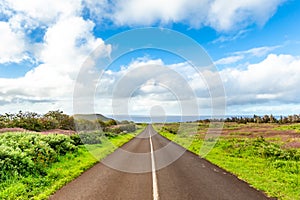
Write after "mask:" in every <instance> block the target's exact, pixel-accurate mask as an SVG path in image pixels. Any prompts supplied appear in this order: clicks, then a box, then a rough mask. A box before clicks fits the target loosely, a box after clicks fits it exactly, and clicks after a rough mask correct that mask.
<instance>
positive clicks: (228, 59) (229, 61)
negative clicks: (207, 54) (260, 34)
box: [214, 55, 244, 65]
mask: <svg viewBox="0 0 300 200" xmlns="http://www.w3.org/2000/svg"><path fill="white" fill-rule="evenodd" d="M242 59H244V56H242V55H240V56H229V57H226V58H221V59H219V60H217V61H216V62H214V63H215V64H216V65H227V64H232V63H236V62H238V61H240V60H242Z"/></svg>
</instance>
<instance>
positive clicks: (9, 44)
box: [0, 21, 28, 64]
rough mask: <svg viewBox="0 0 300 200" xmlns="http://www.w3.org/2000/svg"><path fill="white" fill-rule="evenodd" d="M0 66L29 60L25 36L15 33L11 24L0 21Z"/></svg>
mask: <svg viewBox="0 0 300 200" xmlns="http://www.w3.org/2000/svg"><path fill="white" fill-rule="evenodd" d="M0 40H1V45H0V64H1V63H7V62H16V63H18V62H20V61H22V60H23V59H26V58H28V57H27V56H26V54H25V53H24V51H25V42H24V39H23V35H22V34H20V33H16V32H14V31H13V30H12V29H11V27H10V26H9V23H7V22H1V21H0Z"/></svg>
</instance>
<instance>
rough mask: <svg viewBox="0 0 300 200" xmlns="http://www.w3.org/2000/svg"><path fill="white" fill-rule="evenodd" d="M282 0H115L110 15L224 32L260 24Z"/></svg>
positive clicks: (124, 19) (128, 22)
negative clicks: (208, 28)
mask: <svg viewBox="0 0 300 200" xmlns="http://www.w3.org/2000/svg"><path fill="white" fill-rule="evenodd" d="M284 1H285V0H274V1H268V0H263V1H262V0H244V1H239V0H234V1H226V0H215V1H211V0H176V1H172V0H164V1H160V0H129V1H122V0H116V1H115V2H114V4H113V6H114V7H113V9H111V10H110V12H112V14H111V16H110V17H111V19H112V20H113V22H114V23H116V24H117V25H129V26H134V25H148V26H149V25H153V24H157V23H160V24H168V23H176V22H186V23H188V24H190V25H191V26H192V27H196V28H198V27H201V26H204V25H206V26H210V27H212V28H214V29H215V30H217V31H225V32H226V31H230V30H232V29H240V28H244V27H246V26H248V25H250V24H258V25H260V26H262V25H264V24H265V23H266V21H267V20H268V19H269V18H270V17H271V16H272V15H273V14H274V13H275V11H276V10H277V8H278V6H279V5H280V4H281V3H283V2H284ZM100 12H103V10H100Z"/></svg>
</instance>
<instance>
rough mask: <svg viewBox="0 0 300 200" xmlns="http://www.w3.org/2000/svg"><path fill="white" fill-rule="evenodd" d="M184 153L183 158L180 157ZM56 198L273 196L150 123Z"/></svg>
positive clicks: (207, 199) (144, 199)
mask: <svg viewBox="0 0 300 200" xmlns="http://www.w3.org/2000/svg"><path fill="white" fill-rule="evenodd" d="M125 151H126V152H131V153H130V155H128V154H126V155H125V154H124V152H125ZM181 154H182V155H181ZM178 155H181V156H180V157H179V158H178V159H176V158H177V157H178ZM175 159H176V160H175ZM173 160H175V161H173ZM167 164H169V165H167ZM165 165H167V166H166V167H164V166H165ZM108 166H110V167H108ZM50 199H52V200H54V199H61V200H69V199H70V200H76V199H87V200H94V199H97V200H98V199H99V200H104V199H109V200H114V199H122V200H123V199H124V200H126V199H128V200H129V199H130V200H133V199H137V200H147V199H149V200H151V199H154V200H158V199H159V200H164V199H170V200H176V199H180V200H186V199H196V200H201V199H204V200H210V199H211V200H217V199H224V200H225V199H230V200H234V199H237V200H241V199H243V200H247V199H249V200H250V199H251V200H257V199H268V198H267V197H266V196H265V195H264V194H263V193H262V192H260V191H257V190H255V189H254V188H252V187H250V186H249V185H248V184H247V183H245V182H243V181H241V180H239V179H238V178H236V177H235V176H234V175H232V174H230V173H228V172H226V171H224V170H223V169H220V168H219V167H217V166H215V165H213V164H211V163H210V162H208V161H206V160H205V159H202V158H200V157H199V156H197V155H195V154H193V153H191V152H188V151H185V150H184V149H183V148H182V147H180V146H179V145H177V144H175V143H173V142H170V141H169V140H167V139H166V138H164V137H162V136H161V135H159V134H157V133H156V132H155V131H154V130H153V128H152V126H151V125H149V126H147V128H146V129H145V130H144V131H143V132H142V133H141V134H139V135H138V136H137V137H136V138H134V139H132V140H131V141H130V142H128V143H126V144H125V145H123V146H122V147H121V148H120V149H118V150H116V151H115V152H114V153H112V154H111V155H109V156H108V157H107V158H106V159H104V161H103V163H102V162H100V163H98V164H96V165H95V166H94V167H92V168H91V169H89V170H87V171H86V172H84V173H83V174H82V175H81V176H79V177H78V178H77V179H75V180H74V181H72V182H71V183H69V184H67V185H66V186H64V187H63V188H61V189H60V190H58V191H57V192H56V193H55V194H54V195H52V196H51V197H50Z"/></svg>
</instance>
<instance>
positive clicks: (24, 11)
mask: <svg viewBox="0 0 300 200" xmlns="http://www.w3.org/2000/svg"><path fill="white" fill-rule="evenodd" d="M45 3H46V4H45ZM23 4H24V5H23ZM48 4H51V5H49V6H48V7H47V6H46V5H47V2H45V1H44V2H37V1H33V2H32V4H30V3H28V2H26V3H23V2H20V1H9V2H6V3H5V6H6V8H2V9H3V10H4V9H6V10H7V11H9V10H12V11H14V12H15V13H16V14H15V15H13V16H10V17H9V12H7V13H8V14H7V16H8V20H7V21H6V22H0V33H1V34H0V38H1V41H2V42H1V46H0V50H1V51H0V52H1V53H0V59H1V60H0V61H1V62H3V63H5V62H15V63H16V62H20V61H22V60H24V59H28V58H27V57H26V56H27V52H29V53H30V54H31V56H34V59H36V60H37V61H38V63H40V64H38V65H37V66H36V67H34V68H33V69H32V70H30V71H28V72H27V73H26V74H25V75H24V76H23V77H20V78H0V91H1V93H0V101H1V105H0V110H1V111H2V112H7V111H17V110H20V109H26V108H27V109H29V110H45V109H46V110H48V109H51V108H53V107H55V109H59V108H60V109H64V110H67V111H68V112H71V111H72V110H71V109H70V108H71V106H70V104H71V103H72V94H73V90H74V84H75V81H76V77H77V73H78V71H79V69H80V68H81V65H82V63H83V62H84V61H85V59H86V58H87V56H88V55H89V54H90V53H91V52H92V51H93V50H94V49H95V48H96V47H98V46H99V45H100V46H102V47H103V48H102V51H101V52H102V53H105V55H104V56H106V55H108V54H109V52H110V47H109V46H107V45H105V44H104V41H103V40H102V39H101V38H96V37H95V36H94V35H93V28H94V26H95V24H94V22H92V21H90V20H84V19H83V17H81V16H80V11H81V8H80V6H81V1H76V2H75V1H64V2H60V1H57V2H53V1H51V2H50V1H49V2H48ZM41 24H45V34H44V36H43V41H42V42H39V43H30V42H29V38H28V37H26V34H27V31H28V30H31V29H34V28H35V27H36V26H40V25H41ZM2 33H3V34H2ZM5 33H7V34H5ZM3 43H4V44H5V45H4V47H3V46H2V44H3ZM2 47H3V48H4V50H3V51H2V49H1V48H2ZM30 51H31V52H30ZM45 105H46V106H45ZM60 106H61V107H60ZM15 109H17V110H15Z"/></svg>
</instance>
